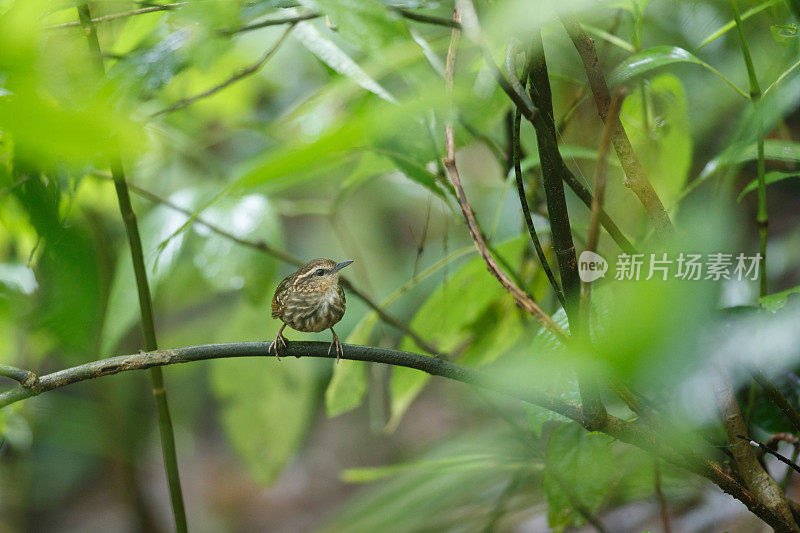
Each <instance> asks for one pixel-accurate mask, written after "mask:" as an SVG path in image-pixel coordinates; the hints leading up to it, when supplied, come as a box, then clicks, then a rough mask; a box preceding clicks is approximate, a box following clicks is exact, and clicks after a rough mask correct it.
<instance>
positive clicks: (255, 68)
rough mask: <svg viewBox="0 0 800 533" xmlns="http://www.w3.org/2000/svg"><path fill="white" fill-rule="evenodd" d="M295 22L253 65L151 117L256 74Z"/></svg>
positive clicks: (275, 50)
mask: <svg viewBox="0 0 800 533" xmlns="http://www.w3.org/2000/svg"><path fill="white" fill-rule="evenodd" d="M295 24H297V23H296V22H293V23H291V24H290V25H289V27H288V28H286V30H285V31H284V32H283V34H282V35H281V36H280V37H279V38H278V40H277V41H275V44H273V45H272V46H271V47H270V48H269V50H267V51H266V52H265V53H264V55H262V56H261V57H260V58H259V59H258V61H256V62H255V63H253V64H251V65H248V66H247V67H245V68H243V69H241V70H240V71H239V72H237V73H236V74H234V75H233V76H231V77H230V78H228V79H227V80H225V81H223V82H222V83H220V84H219V85H215V86H214V87H211V88H210V89H208V90H205V91H203V92H202V93H200V94H196V95H194V96H189V97H187V98H183V99H181V100H178V101H177V102H175V103H174V104H172V105H170V106H168V107H165V108H164V109H161V110H160V111H156V112H155V113H153V114H152V115H150V117H151V118H153V117H157V116H159V115H164V114H167V113H172V112H173V111H177V110H179V109H183V108H184V107H187V106H189V105H191V104H193V103H195V102H196V101H198V100H202V99H203V98H208V97H209V96H212V95H214V94H216V93H218V92H219V91H221V90H222V89H224V88H226V87H228V86H229V85H232V84H234V83H236V82H237V81H239V80H241V79H243V78H246V77H247V76H250V75H252V74H255V73H256V72H258V71H259V70H261V67H263V66H264V65H265V64H266V62H267V61H269V60H270V59H271V58H272V56H273V55H275V52H277V51H278V49H279V48H280V46H281V44H283V41H284V40H285V39H286V37H287V36H288V35H289V32H291V31H292V29H294V26H295Z"/></svg>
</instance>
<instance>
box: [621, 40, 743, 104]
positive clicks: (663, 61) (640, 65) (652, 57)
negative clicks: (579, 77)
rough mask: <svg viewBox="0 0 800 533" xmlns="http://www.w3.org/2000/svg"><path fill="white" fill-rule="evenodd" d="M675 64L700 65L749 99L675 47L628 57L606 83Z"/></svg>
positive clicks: (625, 79) (736, 88) (720, 75)
mask: <svg viewBox="0 0 800 533" xmlns="http://www.w3.org/2000/svg"><path fill="white" fill-rule="evenodd" d="M676 63H691V64H695V65H700V66H702V67H704V68H706V69H708V70H710V71H711V72H713V73H714V74H716V75H717V76H719V77H720V78H722V79H723V80H724V81H725V83H727V84H728V85H730V86H731V87H732V88H733V89H734V90H735V91H736V92H738V93H739V94H741V95H742V96H744V97H745V98H750V97H749V96H748V95H747V93H745V92H744V91H742V90H741V89H739V88H738V87H737V86H736V85H734V84H733V82H731V81H730V80H729V79H728V78H726V77H725V76H723V75H722V73H720V72H719V71H718V70H717V69H715V68H714V67H712V66H711V65H709V64H708V63H706V62H705V61H703V60H702V59H700V58H698V57H697V56H695V55H694V54H692V53H691V52H689V51H687V50H684V49H683V48H678V47H677V46H656V47H654V48H650V49H648V50H644V51H643V52H639V53H638V54H634V55H632V56H630V57H629V58H627V59H626V60H624V61H623V62H622V63H620V64H619V65H617V67H616V68H615V69H614V70H613V71H612V72H611V75H610V76H609V79H608V82H609V84H611V85H620V84H622V83H625V82H627V81H628V80H631V79H633V78H636V77H638V76H642V75H644V74H647V73H648V72H650V71H652V70H654V69H657V68H661V67H665V66H667V65H674V64H676Z"/></svg>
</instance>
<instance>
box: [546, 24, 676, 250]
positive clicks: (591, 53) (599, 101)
mask: <svg viewBox="0 0 800 533" xmlns="http://www.w3.org/2000/svg"><path fill="white" fill-rule="evenodd" d="M561 22H562V24H563V25H564V28H565V29H566V30H567V33H568V34H569V37H570V39H571V40H572V43H573V44H574V45H575V49H576V50H577V51H578V55H580V57H581V61H582V62H583V67H584V70H585V71H586V77H587V78H588V80H589V87H590V88H591V90H592V94H593V95H594V101H595V105H596V106H597V113H598V114H599V115H600V118H601V120H602V121H603V123H605V121H606V120H607V117H608V108H609V105H610V103H611V92H610V91H609V89H608V83H606V78H605V75H604V74H603V71H602V70H601V69H600V68H599V63H600V60H599V58H598V57H597V51H596V50H595V47H594V41H593V40H592V39H590V38H589V36H588V35H586V33H585V32H584V31H583V28H581V25H580V23H579V22H578V21H577V20H575V18H574V17H572V16H570V15H562V16H561ZM611 143H612V144H613V145H614V150H615V151H616V153H617V157H618V158H619V162H620V164H621V165H622V169H623V170H624V171H625V176H626V177H627V180H626V182H625V184H626V185H627V186H628V187H630V189H631V190H632V191H633V193H634V194H636V196H637V197H638V198H639V201H640V202H641V203H642V205H643V206H644V209H645V212H646V213H647V216H648V217H649V218H650V220H651V221H652V223H653V225H654V227H655V229H656V231H657V232H658V233H659V234H662V235H663V234H669V233H671V232H672V231H673V226H672V221H670V219H669V214H667V211H666V209H664V204H663V203H661V199H660V198H659V197H658V194H656V191H655V189H653V185H652V184H651V183H650V180H648V179H647V176H646V175H645V173H644V169H643V168H642V164H641V162H640V161H639V158H637V157H636V153H635V152H634V151H633V147H632V146H631V141H630V139H628V135H627V134H626V133H625V129H624V128H623V127H622V123H621V122H620V121H619V118H617V120H616V124H615V125H614V134H613V136H612V138H611Z"/></svg>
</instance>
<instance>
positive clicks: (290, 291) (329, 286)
mask: <svg viewBox="0 0 800 533" xmlns="http://www.w3.org/2000/svg"><path fill="white" fill-rule="evenodd" d="M352 262H353V260H352V259H351V260H348V261H341V262H339V263H337V262H335V261H331V260H330V259H322V258H320V259H312V260H311V261H309V262H308V263H306V264H305V265H303V266H302V267H300V270H298V271H297V272H295V273H293V274H290V275H288V276H286V277H285V278H284V279H283V281H281V282H280V283H279V284H278V288H276V289H275V294H274V295H273V296H272V318H278V319H280V320H281V321H282V322H283V325H282V326H281V329H280V330H278V334H277V335H276V336H275V340H274V341H272V342H271V343H270V345H269V348H268V350H267V353H271V352H272V351H273V350H274V351H275V357H277V358H278V360H280V356H279V355H278V347H279V346H283V347H284V348H285V347H286V337H284V336H283V330H284V328H286V326H289V327H290V328H292V329H294V330H297V331H305V332H319V331H324V330H326V329H328V328H330V330H331V333H333V340H332V341H331V346H330V348H328V355H330V354H331V350H333V349H334V348H335V349H336V362H339V358H340V357H341V356H342V353H343V352H342V343H341V342H339V337H338V336H337V335H336V332H335V331H334V330H333V326H335V325H336V324H337V323H338V322H339V321H340V320H341V319H342V317H343V316H344V309H345V295H344V289H342V286H341V285H339V271H340V270H342V269H343V268H344V267H346V266H348V265H349V264H351V263H352Z"/></svg>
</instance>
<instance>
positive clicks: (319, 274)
mask: <svg viewBox="0 0 800 533" xmlns="http://www.w3.org/2000/svg"><path fill="white" fill-rule="evenodd" d="M314 275H315V276H324V275H325V271H324V270H322V269H321V268H320V269H318V270H317V271H316V272H314Z"/></svg>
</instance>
